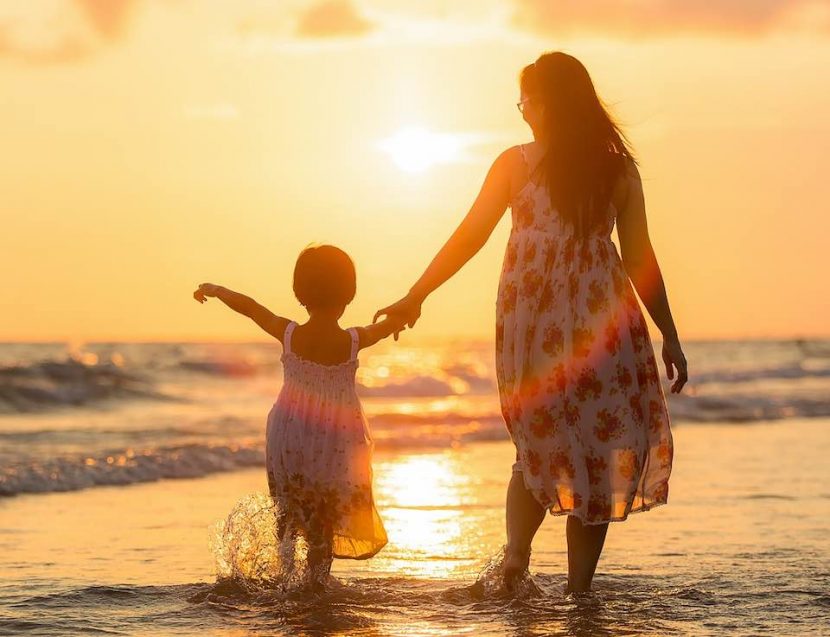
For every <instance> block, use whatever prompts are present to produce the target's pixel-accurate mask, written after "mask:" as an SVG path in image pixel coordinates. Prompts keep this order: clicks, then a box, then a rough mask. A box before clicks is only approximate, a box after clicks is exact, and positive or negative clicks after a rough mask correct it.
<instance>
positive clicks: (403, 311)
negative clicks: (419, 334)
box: [372, 293, 423, 341]
mask: <svg viewBox="0 0 830 637" xmlns="http://www.w3.org/2000/svg"><path fill="white" fill-rule="evenodd" d="M422 303H423V299H421V298H418V297H415V296H414V295H412V294H411V293H410V294H407V295H406V296H405V297H403V298H402V299H401V300H400V301H398V302H397V303H393V304H392V305H387V306H386V307H385V308H383V309H381V310H378V311H377V312H375V317H374V318H373V319H372V323H377V320H378V319H379V318H380V317H381V316H384V315H385V316H386V317H387V318H388V319H389V320H391V321H393V322H395V323H397V324H400V329H398V330H395V332H394V335H395V340H396V341H397V340H398V335H399V334H400V333H401V332H402V331H403V330H404V329H405V328H404V326H406V327H409V328H412V327H414V326H415V323H417V322H418V319H419V318H420V317H421V305H422Z"/></svg>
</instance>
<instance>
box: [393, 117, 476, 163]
mask: <svg viewBox="0 0 830 637" xmlns="http://www.w3.org/2000/svg"><path fill="white" fill-rule="evenodd" d="M463 146H464V141H463V139H462V138H461V136H460V135H453V134H450V133H434V132H432V131H430V130H427V129H426V128H424V127H421V126H407V127H404V128H401V129H400V130H398V131H397V132H396V133H395V134H394V135H391V136H389V137H387V138H386V139H383V140H381V141H380V143H379V144H378V147H379V148H380V149H381V150H382V151H383V152H385V153H386V154H388V155H389V156H390V157H391V158H392V161H393V162H395V165H396V166H398V168H400V169H401V170H403V171H406V172H409V173H418V172H423V171H425V170H427V169H428V168H431V167H432V166H434V165H436V164H441V163H451V162H454V161H458V160H459V159H460V157H461V151H462V150H463Z"/></svg>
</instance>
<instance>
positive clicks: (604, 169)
mask: <svg viewBox="0 0 830 637" xmlns="http://www.w3.org/2000/svg"><path fill="white" fill-rule="evenodd" d="M520 81H521V88H522V91H523V92H524V93H525V94H526V95H527V96H528V97H529V98H530V99H532V100H534V101H536V102H538V103H539V104H540V105H541V106H543V107H544V122H543V129H542V130H541V131H539V132H540V133H541V134H542V139H541V140H540V141H543V142H544V143H546V144H547V152H546V154H545V156H544V158H543V159H542V161H541V162H540V164H539V169H540V170H541V172H542V180H543V183H546V184H547V186H548V192H549V193H550V198H551V205H552V206H553V207H554V208H555V209H556V210H557V211H558V212H559V213H560V215H562V217H564V219H565V220H566V221H567V222H569V223H571V224H573V227H574V229H575V231H576V233H577V236H581V237H585V236H587V235H588V234H589V233H590V232H591V231H592V229H594V228H596V227H598V226H601V224H603V222H604V221H605V219H606V215H607V208H608V203H609V201H610V199H611V195H612V193H613V190H614V184H615V183H616V181H617V179H618V178H619V177H620V175H621V174H622V173H623V172H624V171H625V169H626V160H627V159H630V160H631V161H635V159H634V156H633V153H632V151H631V150H630V144H629V143H628V140H627V138H626V137H625V134H624V133H623V132H622V130H621V129H620V127H619V126H618V124H617V123H616V122H615V121H614V120H613V118H612V117H611V115H609V114H608V110H607V108H606V106H605V105H604V103H603V102H602V100H601V99H600V98H599V96H598V95H597V92H596V90H595V89H594V84H593V82H592V81H591V77H590V76H589V75H588V71H587V70H586V69H585V67H584V66H583V65H582V63H581V62H580V61H579V60H577V59H576V58H575V57H573V56H571V55H568V54H566V53H562V52H558V51H557V52H554V53H545V54H543V55H542V56H541V57H539V59H538V60H536V62H534V63H533V64H531V65H529V66H526V67H525V68H524V69H523V70H522V73H521V80H520Z"/></svg>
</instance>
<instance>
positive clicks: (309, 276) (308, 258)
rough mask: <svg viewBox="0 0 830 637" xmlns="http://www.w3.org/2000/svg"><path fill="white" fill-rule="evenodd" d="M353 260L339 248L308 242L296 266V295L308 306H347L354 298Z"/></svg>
mask: <svg viewBox="0 0 830 637" xmlns="http://www.w3.org/2000/svg"><path fill="white" fill-rule="evenodd" d="M356 279H357V277H356V275H355V269H354V263H353V262H352V260H351V258H350V257H349V255H348V254H346V253H345V252H343V250H341V249H340V248H335V247H334V246H330V245H321V246H309V247H308V248H306V249H305V250H303V251H302V252H301V253H300V256H299V257H297V264H296V265H295V266H294V295H295V296H296V297H297V300H298V301H299V302H300V303H301V304H302V305H304V306H305V307H306V309H309V310H311V309H319V308H337V307H345V306H346V305H348V304H349V303H351V302H352V299H354V295H355V291H356V287H357V281H356Z"/></svg>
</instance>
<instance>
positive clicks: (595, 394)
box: [496, 147, 673, 524]
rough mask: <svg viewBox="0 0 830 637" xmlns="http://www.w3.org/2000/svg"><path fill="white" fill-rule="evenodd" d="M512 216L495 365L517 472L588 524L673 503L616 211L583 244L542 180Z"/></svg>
mask: <svg viewBox="0 0 830 637" xmlns="http://www.w3.org/2000/svg"><path fill="white" fill-rule="evenodd" d="M521 152H522V157H523V158H524V156H525V152H524V147H521ZM511 208H512V216H513V227H512V230H511V233H510V239H509V241H508V244H507V250H506V253H505V257H504V265H503V268H502V274H501V281H500V284H499V293H498V301H497V319H496V367H497V376H498V383H499V394H500V398H501V405H502V412H503V414H504V418H505V421H506V424H507V428H508V430H509V431H510V435H511V437H512V439H513V442H514V444H515V445H516V456H517V461H516V464H515V465H514V471H519V472H521V474H522V475H523V478H524V483H525V485H526V486H527V488H528V489H529V491H530V492H531V493H532V494H533V496H534V497H535V499H536V500H537V501H538V502H539V503H540V504H542V506H544V507H545V508H547V509H549V510H550V512H551V513H553V514H568V515H574V516H576V517H578V518H580V519H581V520H582V521H583V522H586V523H591V524H599V523H603V522H609V521H614V520H624V519H625V518H626V517H627V516H628V514H629V513H630V512H632V511H645V510H648V509H650V508H652V507H654V506H657V505H660V504H665V502H666V500H667V498H668V486H669V485H668V480H669V474H670V473H671V466H672V451H673V447H672V435H671V431H670V428H669V415H668V411H667V409H666V401H665V396H664V393H663V389H662V387H661V385H660V377H659V375H658V370H657V363H656V361H655V358H654V351H653V349H652V344H651V339H650V337H649V334H648V329H647V327H646V322H645V319H644V318H643V313H642V311H641V310H640V306H639V304H638V302H637V298H636V297H635V296H634V291H633V289H632V287H631V283H630V282H629V280H628V277H627V275H626V273H625V270H624V269H623V265H622V261H621V259H620V257H619V255H618V253H617V249H616V246H615V245H614V243H613V242H612V241H611V231H612V230H613V227H614V221H615V217H616V212H615V209H614V207H613V205H609V211H608V217H607V220H606V223H605V224H604V226H603V227H602V228H601V229H600V230H595V231H594V232H593V233H592V234H591V235H589V237H588V238H587V239H584V240H579V239H578V238H577V237H575V236H574V231H573V227H572V226H571V224H569V223H567V222H566V221H564V220H563V219H562V218H561V217H560V216H559V215H558V214H557V212H556V210H554V209H552V207H551V203H550V198H549V196H548V193H547V190H546V188H544V187H542V186H540V185H537V184H536V183H534V182H533V181H529V182H528V183H527V185H526V186H525V187H524V188H523V189H522V190H521V191H520V192H519V193H517V195H516V196H515V198H514V201H513V202H512V203H511Z"/></svg>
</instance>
